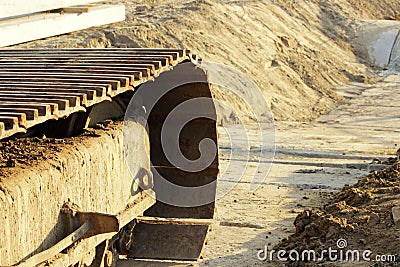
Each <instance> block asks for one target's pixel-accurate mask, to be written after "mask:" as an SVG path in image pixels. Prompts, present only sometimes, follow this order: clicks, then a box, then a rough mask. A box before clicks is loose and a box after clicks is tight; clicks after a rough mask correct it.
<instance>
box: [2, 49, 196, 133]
mask: <svg viewBox="0 0 400 267" xmlns="http://www.w3.org/2000/svg"><path fill="white" fill-rule="evenodd" d="M196 59H197V58H196V56H195V55H192V54H191V53H190V51H188V50H184V49H161V48H160V49H154V48H151V49H150V48H133V49H131V48H127V49H120V48H118V49H114V48H105V49H51V50H44V49H23V50H22V49H0V139H3V138H6V137H9V136H12V135H14V134H16V133H24V132H26V130H27V129H28V128H30V127H32V126H35V125H38V124H40V123H43V122H45V121H47V120H54V119H58V118H63V117H67V116H69V115H70V114H72V113H74V112H80V111H85V110H86V108H87V107H90V106H93V105H95V104H97V103H100V102H103V101H111V98H112V97H114V96H116V95H118V94H121V93H123V92H126V91H128V90H134V88H135V87H137V86H139V85H140V84H142V83H144V82H146V81H149V80H153V79H154V78H155V77H157V76H158V75H159V74H160V73H162V72H164V71H168V70H170V69H172V68H173V67H174V66H176V65H177V64H179V63H181V62H182V61H185V60H196Z"/></svg>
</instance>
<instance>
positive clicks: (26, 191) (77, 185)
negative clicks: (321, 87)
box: [0, 49, 218, 266]
mask: <svg viewBox="0 0 400 267" xmlns="http://www.w3.org/2000/svg"><path fill="white" fill-rule="evenodd" d="M0 62H1V65H0V139H2V140H1V141H0V142H2V143H3V144H2V146H1V148H2V154H3V155H2V158H4V157H7V155H6V154H5V153H4V149H3V148H4V146H7V145H9V144H8V143H7V144H6V143H5V142H7V141H8V140H14V139H15V140H17V139H20V140H22V141H21V142H23V140H27V139H30V138H38V139H39V142H40V139H44V138H47V139H48V138H57V140H58V139H62V138H66V139H68V138H70V137H73V136H78V135H79V134H81V133H83V132H84V131H85V129H88V128H91V127H95V128H96V127H97V126H98V125H99V124H98V123H100V122H102V121H104V120H106V119H115V120H118V119H121V118H123V117H124V115H125V113H126V111H127V109H128V108H129V105H130V104H129V103H130V101H131V99H132V97H134V96H135V95H137V94H139V95H140V94H141V92H150V91H151V92H153V93H154V94H155V95H157V94H162V95H159V99H158V101H157V102H156V103H154V106H153V107H151V108H150V107H149V106H147V105H148V103H146V100H147V99H143V109H141V110H142V111H143V112H144V113H146V116H145V118H146V119H145V120H144V122H143V121H140V120H135V119H133V120H129V118H128V117H126V116H125V122H124V123H122V122H121V123H120V124H118V123H117V124H116V125H117V126H116V127H115V128H113V129H111V130H109V131H105V133H104V135H101V134H100V135H99V136H97V137H90V136H86V137H84V138H83V139H79V142H77V143H74V142H75V141H74V140H75V139H72V140H73V141H72V144H70V145H69V146H66V145H65V146H63V145H60V150H62V151H61V152H60V153H58V152H57V153H55V154H54V157H51V158H46V157H43V158H42V159H39V160H37V161H35V164H34V166H29V165H26V164H25V165H24V164H19V165H17V166H15V165H5V166H3V167H4V168H5V169H7V170H8V172H3V175H2V176H3V177H1V176H0V210H1V211H2V212H3V215H4V216H2V217H0V233H3V234H2V237H0V241H1V242H0V244H1V245H0V266H113V265H115V262H116V259H117V258H118V255H126V256H127V257H130V258H138V259H157V260H194V261H195V260H197V259H198V258H199V257H201V256H202V250H203V246H204V242H205V240H206V235H207V233H208V231H209V229H210V225H211V223H212V218H213V215H214V203H215V202H214V198H215V193H216V186H215V184H216V183H215V181H216V178H217V176H218V155H215V156H214V157H213V158H211V161H210V162H211V163H210V164H209V165H208V166H207V167H206V168H203V169H201V170H196V171H188V170H185V169H183V168H181V167H180V166H176V164H173V163H171V162H170V160H169V158H168V156H167V154H166V152H165V150H164V148H163V144H162V142H161V135H162V131H163V125H164V122H165V121H166V120H167V119H168V118H169V116H170V114H171V112H172V111H173V110H174V109H175V108H176V107H178V106H179V105H181V104H182V103H184V102H186V101H188V100H191V99H196V98H208V99H212V96H211V90H210V85H209V84H208V82H207V75H206V73H205V72H204V71H203V70H202V69H200V68H198V66H197V62H198V59H197V57H196V56H195V55H193V54H191V53H190V51H187V50H181V49H55V50H38V49H25V50H17V49H2V50H0ZM169 87H171V88H169ZM160 88H161V91H157V90H158V89H160ZM163 88H169V89H168V91H163ZM144 96H145V98H146V94H144ZM204 109H205V110H207V112H208V113H209V116H208V117H207V118H201V116H197V117H196V114H195V113H196V110H192V111H191V112H192V113H193V114H182V113H181V114H179V113H175V114H174V115H173V116H175V117H176V118H175V119H176V120H179V118H180V117H182V116H187V115H193V116H194V119H192V120H190V121H189V122H188V123H187V124H186V125H185V126H184V127H183V128H182V130H181V132H180V133H179V137H178V139H179V140H178V141H179V151H177V153H178V152H179V153H182V154H183V155H184V157H186V158H187V159H189V160H196V159H197V158H199V157H200V152H199V144H200V142H201V141H202V140H204V139H210V140H212V141H214V143H215V144H217V133H216V124H215V122H216V111H215V107H214V106H213V105H211V104H208V105H207V106H205V107H204ZM134 111H135V110H134ZM133 113H134V114H133V116H134V117H135V116H136V115H137V114H136V113H135V112H133ZM135 114H136V115H135ZM130 115H132V114H130ZM138 116H139V115H138ZM126 123H128V124H129V125H130V126H129V127H130V128H129V134H130V135H129V138H132V142H130V143H129V144H130V146H129V148H128V149H127V148H126V142H127V141H126V140H127V136H126V135H124V134H123V133H122V132H123V131H124V127H126ZM124 125H125V126H124ZM132 136H133V137H132ZM78 143H79V144H78ZM57 151H58V150H57ZM127 152H129V153H128V156H127ZM127 165H129V166H127ZM4 173H6V175H5V174H4ZM155 173H156V174H158V175H159V176H162V177H163V178H164V179H165V180H166V181H168V182H170V183H172V184H176V185H178V186H181V187H182V188H188V189H190V188H195V187H201V186H204V185H206V184H210V183H212V184H213V185H214V186H213V187H212V188H211V190H208V191H207V195H208V197H209V196H212V197H213V201H211V202H209V203H204V204H202V205H193V206H190V205H183V206H179V205H173V204H172V203H171V202H165V201H162V199H166V198H169V197H171V199H180V198H184V197H185V194H184V192H182V195H180V193H179V192H177V193H175V194H174V195H173V196H169V195H168V192H167V193H166V192H165V191H163V190H162V189H160V190H155V188H161V187H160V181H159V180H157V179H155V178H154V174H155ZM163 194H164V196H162V195H163ZM159 196H160V197H161V198H159ZM193 198H194V199H195V198H197V200H198V199H199V198H200V199H201V198H202V196H195V195H193ZM160 199H161V200H160Z"/></svg>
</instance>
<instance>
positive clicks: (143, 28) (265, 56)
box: [19, 0, 400, 121]
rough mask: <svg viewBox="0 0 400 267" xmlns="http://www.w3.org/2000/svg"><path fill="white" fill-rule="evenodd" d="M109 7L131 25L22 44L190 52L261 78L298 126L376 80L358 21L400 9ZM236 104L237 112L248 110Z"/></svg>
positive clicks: (128, 0)
mask: <svg viewBox="0 0 400 267" xmlns="http://www.w3.org/2000/svg"><path fill="white" fill-rule="evenodd" d="M109 2H110V3H121V2H122V3H124V4H125V5H126V9H127V16H126V21H124V22H121V23H115V24H112V25H106V26H102V27H96V28H91V29H88V30H84V31H79V32H75V33H71V34H67V35H62V36H57V37H54V38H47V39H45V40H39V41H35V42H30V43H27V44H23V45H19V47H42V48H43V47H44V48H46V47H183V48H190V49H191V50H193V51H194V52H195V53H198V54H199V55H200V56H201V57H202V58H203V59H205V60H208V61H216V62H219V63H224V64H227V65H229V66H233V67H235V68H238V69H239V70H241V71H242V72H244V73H245V74H246V75H247V76H249V77H250V78H251V79H252V80H253V81H255V82H256V84H257V85H258V87H259V88H260V89H261V91H262V92H263V94H264V96H265V98H266V100H267V102H268V104H269V105H270V107H271V109H272V111H273V114H274V116H275V119H277V120H297V121H299V120H300V121H308V120H311V119H313V118H316V117H317V116H319V115H320V114H324V113H327V112H328V111H330V110H331V109H332V108H333V107H335V106H336V105H337V104H338V103H340V102H341V101H342V98H341V97H339V96H338V95H337V94H336V93H335V92H334V91H333V90H332V88H333V87H336V86H338V85H342V84H346V83H348V82H369V81H371V78H372V77H373V76H371V74H370V73H368V72H367V71H366V69H365V66H364V65H362V64H359V62H362V58H363V57H362V56H361V57H357V56H356V55H355V54H354V51H353V48H352V46H351V45H350V41H351V39H352V36H353V33H354V30H355V28H356V26H357V23H356V21H357V19H382V18H384V17H395V15H396V10H400V4H399V2H398V1H395V0H390V1H363V0H347V1H314V0H308V1H286V0H284V1H283V0H274V1H247V0H240V1H222V0H220V1H211V0H201V1H200V0H196V1H192V0H190V1H189V0H185V1H172V0H160V1H152V0H135V1H133V0H124V1H121V0H113V1H109ZM222 98H223V99H224V98H226V96H222ZM230 102H231V103H230V105H231V106H233V108H234V109H235V110H236V111H238V112H239V113H240V111H241V110H243V105H242V104H240V103H237V102H236V101H234V100H232V101H230ZM242 113H245V112H242ZM227 117H229V114H228V115H227Z"/></svg>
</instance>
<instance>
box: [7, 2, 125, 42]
mask: <svg viewBox="0 0 400 267" xmlns="http://www.w3.org/2000/svg"><path fill="white" fill-rule="evenodd" d="M124 20H125V6H124V5H100V6H94V7H92V8H91V9H90V11H89V12H86V13H63V14H59V13H41V14H37V15H33V16H27V17H21V18H16V19H10V20H5V21H0V47H3V46H9V45H14V44H19V43H24V42H28V41H32V40H37V39H41V38H46V37H50V36H55V35H60V34H65V33H69V32H74V31H78V30H82V29H87V28H90V27H93V26H100V25H105V24H110V23H115V22H120V21H124Z"/></svg>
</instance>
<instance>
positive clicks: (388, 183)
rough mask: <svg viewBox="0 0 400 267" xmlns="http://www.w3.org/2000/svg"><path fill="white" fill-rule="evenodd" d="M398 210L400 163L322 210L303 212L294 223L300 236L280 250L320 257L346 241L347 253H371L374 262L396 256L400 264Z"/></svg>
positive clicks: (370, 177) (343, 193)
mask: <svg viewBox="0 0 400 267" xmlns="http://www.w3.org/2000/svg"><path fill="white" fill-rule="evenodd" d="M394 207H400V163H399V162H397V163H396V164H394V165H393V166H391V167H389V168H387V169H385V170H382V171H374V172H372V173H370V174H369V175H368V176H367V177H365V178H364V179H362V180H360V181H359V182H358V183H356V184H355V185H352V186H345V187H344V188H343V189H342V191H341V192H339V193H338V194H336V195H335V196H334V197H333V198H332V199H331V200H330V201H329V203H328V204H326V205H325V206H324V207H323V208H321V210H306V211H303V212H302V213H301V214H299V215H298V216H297V218H296V220H295V222H294V225H295V227H296V233H295V234H293V235H292V236H290V237H289V238H288V239H285V240H283V242H281V243H280V244H278V245H277V246H276V249H284V250H286V251H290V250H293V249H296V250H297V251H304V250H310V249H311V250H315V251H317V253H318V252H321V251H322V250H324V249H327V248H328V247H333V248H337V241H338V240H339V239H344V240H346V241H347V245H348V247H347V249H352V250H356V249H357V250H360V251H361V250H370V251H372V253H373V254H372V255H373V256H371V258H374V255H396V256H397V260H398V261H400V252H399V249H398V245H399V243H400V224H395V222H394V217H393V214H392V210H393V208H394ZM318 257H323V256H322V255H321V254H318ZM326 260H327V259H326ZM304 264H306V263H302V265H304ZM291 265H292V266H297V265H300V263H299V262H292V264H291Z"/></svg>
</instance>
